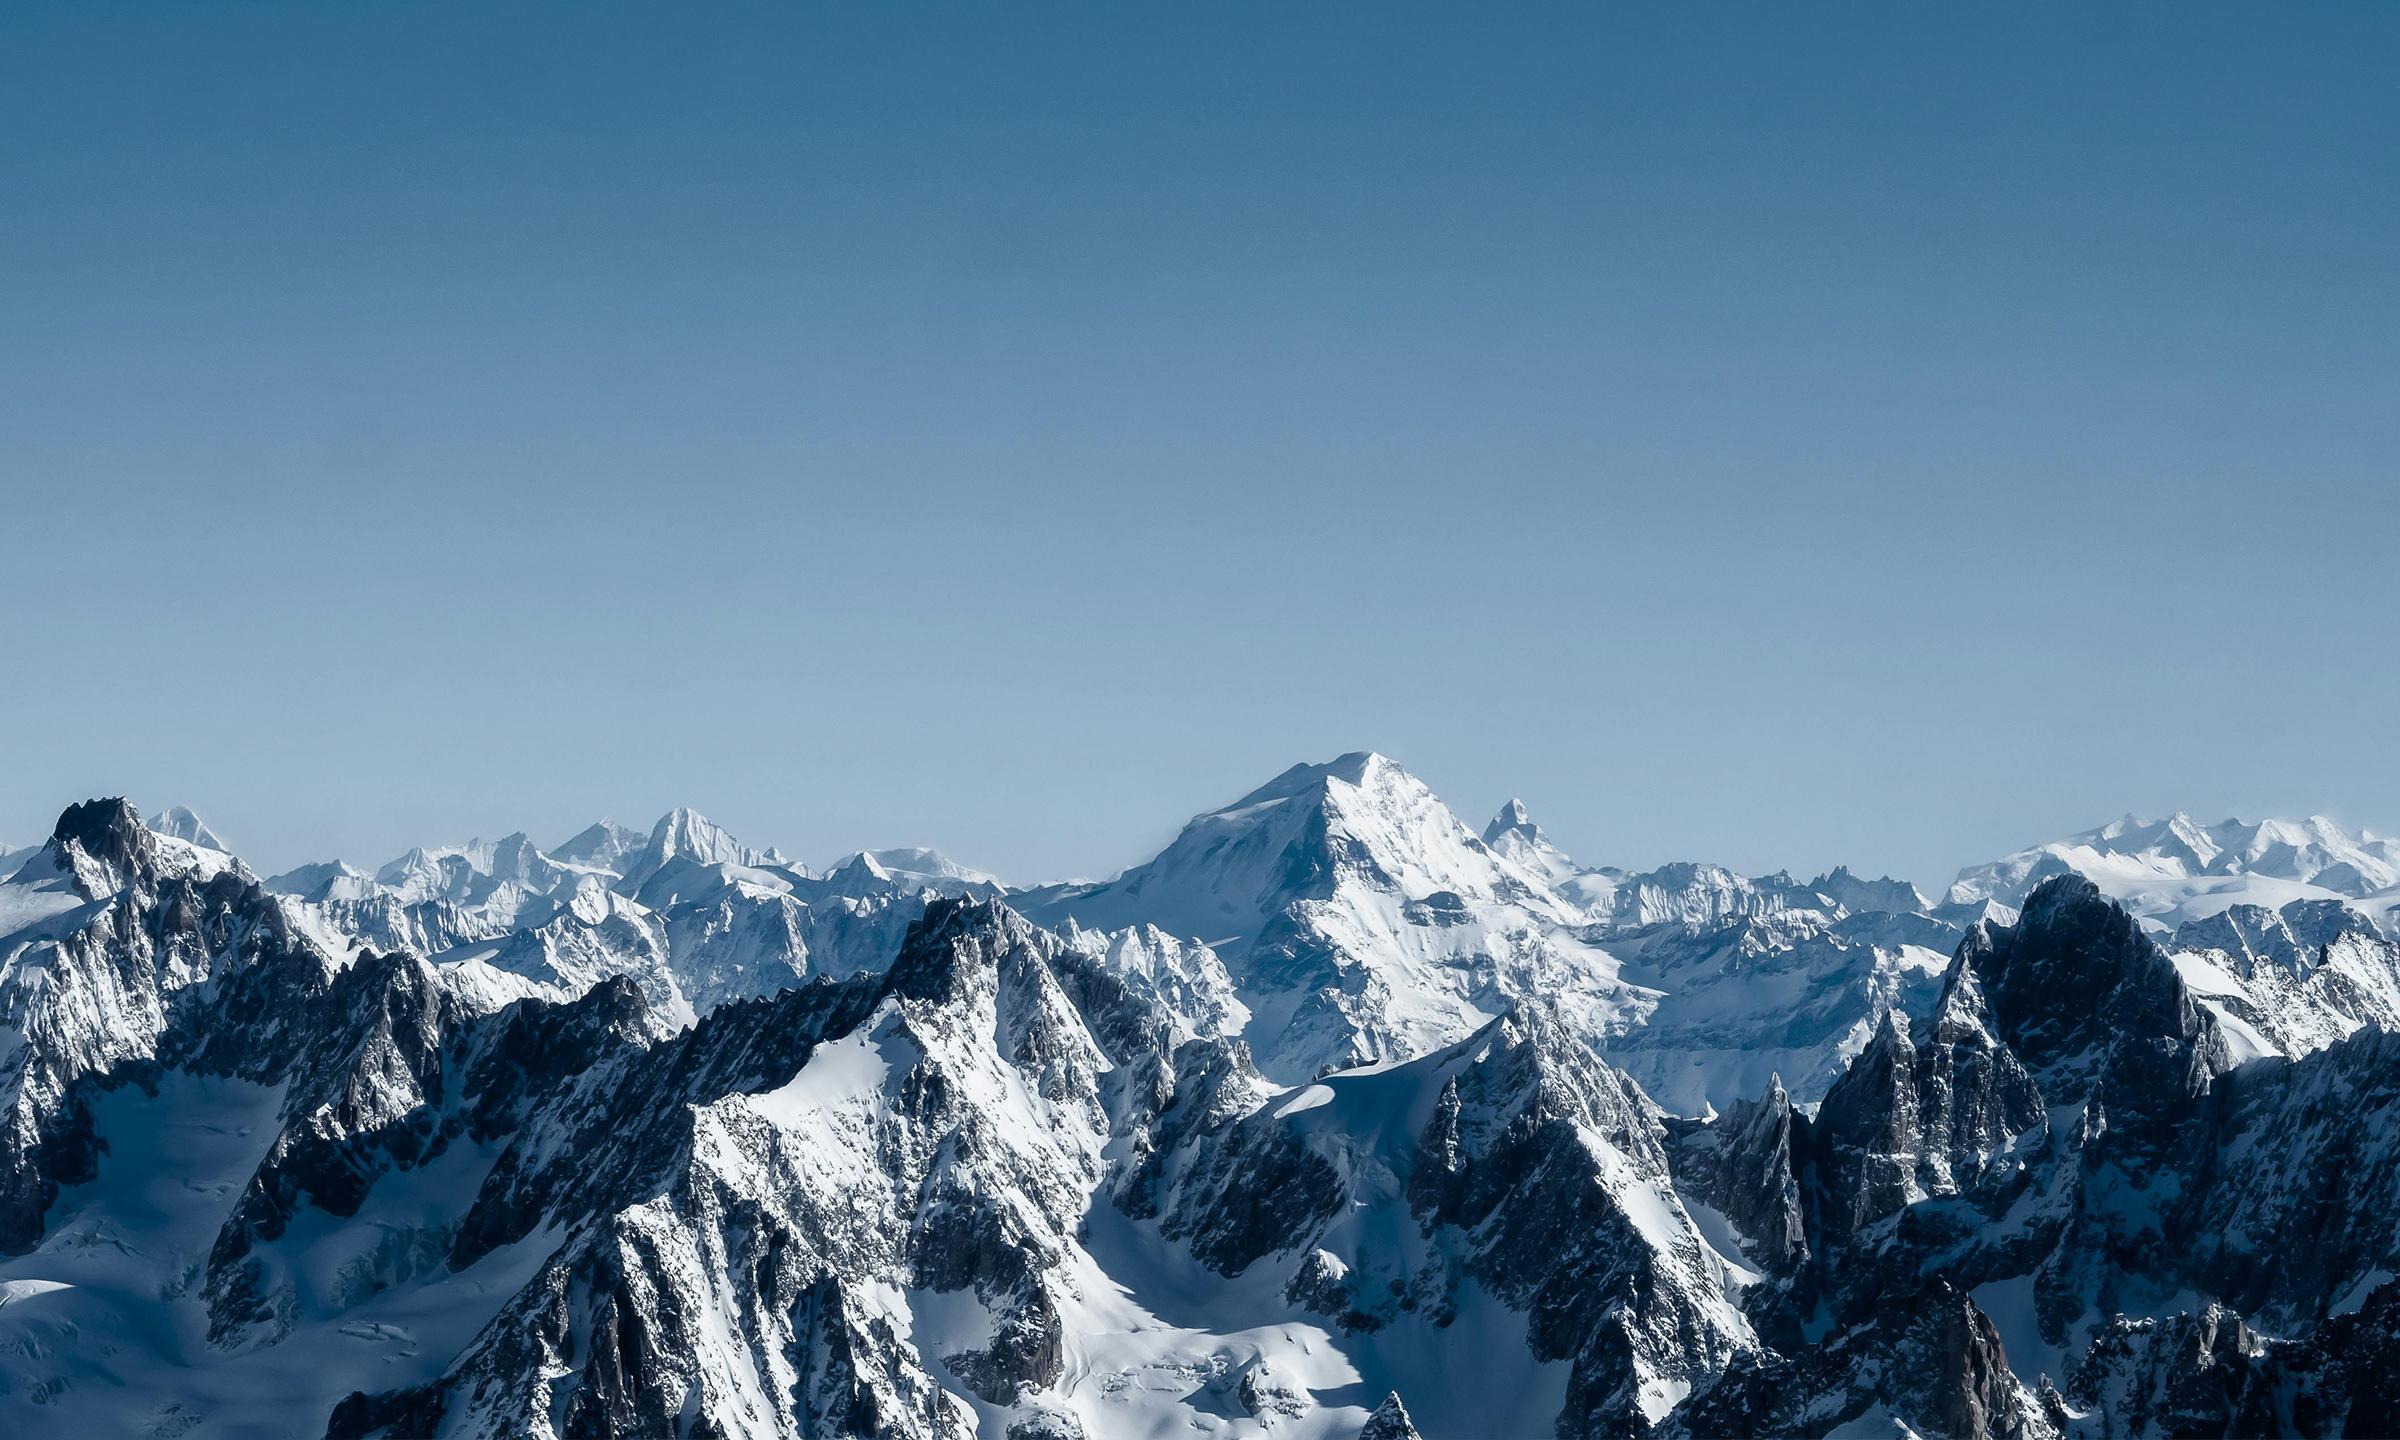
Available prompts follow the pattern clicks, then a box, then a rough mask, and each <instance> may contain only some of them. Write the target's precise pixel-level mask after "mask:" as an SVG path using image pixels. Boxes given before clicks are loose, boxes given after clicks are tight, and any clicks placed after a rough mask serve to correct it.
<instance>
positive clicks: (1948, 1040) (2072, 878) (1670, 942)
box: [0, 754, 2400, 1440]
mask: <svg viewBox="0 0 2400 1440" xmlns="http://www.w3.org/2000/svg"><path fill="white" fill-rule="evenodd" d="M61 798H62V800H63V799H65V798H66V797H61ZM20 818H21V819H23V820H24V821H25V822H26V823H25V830H24V832H22V833H20V834H19V835H18V836H17V838H18V839H20V840H26V841H31V842H33V843H31V844H27V845H24V846H23V847H22V848H18V849H13V850H0V1106H4V1107H5V1125H4V1126H0V1434H7V1435H61V1436H67V1435H77V1436H81V1435H91V1436H112V1435H127V1436H146V1437H157V1440H171V1437H182V1436H188V1437H194V1440H205V1437H216V1436H286V1435H289V1436H307V1437H316V1436H330V1437H342V1440H354V1437H367V1436H394V1437H400V1436H408V1437H413V1436H429V1435H443V1436H474V1437H486V1436H489V1437H502V1436H539V1437H564V1436H595V1437H596V1436H678V1437H712V1440H734V1437H744V1440H749V1437H757V1440H767V1437H787V1436H811V1437H816V1436H853V1435H856V1436H876V1437H928V1440H932V1437H941V1440H950V1437H961V1440H963V1437H969V1436H988V1437H1007V1440H1069V1437H1083V1440H1109V1437H1168V1436H1178V1437H1181V1436H1191V1435H1195V1434H1199V1435H1222V1436H1275V1437H1286V1436H1288V1437H1294V1440H1302V1437H1307V1440H1315V1437H1333V1440H1351V1437H1367V1440H1400V1437H1410V1436H1426V1437H1441V1436H1472V1437H1489V1436H1499V1437H1511V1436H1545V1435H1553V1434H1555V1435H1562V1436H1585V1435H1594V1436H1651V1435H1657V1436H1753V1435H1758V1436H1765V1435H1773V1436H1785V1435H1792V1436H1802V1435H1805V1436H1818V1435H1836V1434H1839V1435H1908V1434H1918V1435H1946V1436H1986V1435H1994V1436H2006V1437H2019V1440H2035V1437H2053V1436H2056V1437H2102V1436H2170V1435H2173V1436H2183V1435H2266V1434H2306V1435H2319V1434H2322V1435H2335V1434H2349V1435H2392V1434H2400V944H2396V943H2395V934H2396V931H2400V843H2395V842H2393V841H2390V840H2385V839H2380V838H2376V837H2374V836H2370V835H2365V834H2359V833H2353V832H2349V831H2346V830H2344V829H2342V828H2341V827H2339V826H2337V825H2334V824H2333V823H2331V822H2329V821H2326V820H2322V819H2311V820H2305V821H2296V822H2287V821H2266V822H2261V823H2256V824H2245V823H2240V822H2230V821H2229V822H2225V823H2222V824H2213V825H2211V824H2201V823H2197V822H2194V821H2193V820H2191V819H2190V818H2188V817H2186V816H2182V815H2177V816H2175V817H2173V818H2171V819H2168V820H2164V821H2159V822H2144V821H2139V820H2134V819H2131V818H2128V819H2126V820H2122V821H2119V822H2116V823H2114V824H2110V825H2107V826H2104V827H2102V828H2100V829H2097V830H2093V831H2090V832H2088V833H2085V834H2080V835H2075V836H2071V837H2068V838H2065V839H2062V840H2059V841H2056V842H2054V843H2051V844H2047V845H2042V846H2039V847H2036V848H2033V849H2029V850H2026V851H2023V852H2021V853H2018V854H2015V855H2010V856H2006V857H2004V858H2001V859H1998V860H1995V861H1993V862H1992V863H1990V864H1987V865H1982V866H1977V867H1974V868H1971V869H1969V870H1967V871H1966V872H1964V873H1962V874H1961V875H1960V876H1959V877H1958V880H1957V882H1956V883H1955V884H1954V885H1952V886H1951V887H1950V888H1949V890H1948V891H1947V892H1945V893H1943V894H1941V895H1938V896H1935V895H1928V894H1925V893H1923V892H1921V891H1920V890H1918V889H1917V888H1916V887H1914V886H1913V885H1910V884H1908V883H1906V882H1904V881H1899V880H1891V879H1869V878H1865V877H1863V876H1859V875H1854V874H1852V873H1850V872H1849V871H1848V870H1844V869H1836V870H1834V871H1832V872H1831V873H1829V874H1825V875H1820V876H1817V877H1815V878H1813V879H1806V880H1802V879H1797V878H1795V877H1793V876H1791V875H1788V874H1780V873H1779V874H1772V875H1763V876H1751V875H1742V874H1737V873H1735V872H1733V871H1731V870H1727V869H1724V868H1721V867H1719V866H1715V865H1710V864H1705V863H1689V864H1674V865H1668V866H1665V867H1663V868H1660V869H1656V870H1652V871H1647V872H1641V873H1630V872H1627V871H1624V870H1621V869H1616V868H1608V867H1599V866H1590V865H1586V864H1583V863H1580V862H1579V861H1577V860H1576V859H1574V858H1571V857H1569V856H1568V855H1566V854H1564V853H1562V852H1561V850H1560V849H1559V848H1558V847H1557V846H1556V845H1554V844H1552V843H1551V841H1550V840H1549V839H1548V838H1547V837H1546V836H1545V835H1544V834H1543V832H1542V830H1541V829H1540V828H1539V827H1538V826H1537V825H1536V824H1535V823H1534V820H1533V817H1532V815H1531V814H1530V812H1529V811H1528V810H1527V808H1526V807H1525V806H1524V805H1522V804H1520V803H1516V802H1511V803H1510V804H1509V805H1508V806H1507V807H1505V808H1504V809H1503V810H1502V811H1501V812H1500V813H1499V814H1498V815H1497V816H1496V817H1495V818H1494V819H1493V820H1492V821H1491V822H1490V823H1489V824H1488V825H1487V826H1485V827H1483V828H1482V829H1481V830H1480V831H1478V830H1476V829H1472V828H1470V827H1469V826H1468V825H1466V824H1464V823H1462V822H1461V821H1460V820H1459V819H1458V818H1457V817H1456V816H1455V815H1454V814H1453V813H1452V812H1451V811H1450V810H1449V809H1447V808H1446V807H1445V806H1444V805H1443V804H1442V802H1441V801H1439V800H1438V799H1436V798H1435V796H1434V795H1433V794H1432V792H1430V791H1429V790H1428V789H1427V788H1426V787H1425V786H1424V785H1423V784H1421V783H1419V782H1418V781H1417V780H1416V779H1415V778H1413V777H1412V776H1410V775H1409V774H1408V773H1407V772H1406V771H1405V770H1403V769H1402V768H1401V767H1400V766H1399V765H1397V764H1395V763H1394V762H1392V761H1391V760H1389V759H1386V758H1384V757H1382V756H1379V755H1372V754H1353V755H1345V756H1343V757H1341V758H1339V759H1337V760H1334V761H1332V762H1330V763H1327V764H1319V765H1302V766H1295V767H1294V768H1292V769H1290V770H1288V771H1286V772H1285V773H1283V774H1282V775H1280V776H1277V777H1275V778H1274V779H1273V780H1271V781H1269V782H1268V783H1266V784H1265V785H1263V786H1261V787H1259V788H1258V789H1256V790H1254V791H1252V792H1251V793H1249V794H1247V795H1244V796H1242V797H1241V798H1240V799H1238V800H1235V801H1234V802H1233V803H1231V804H1229V805H1227V806H1225V807H1224V808H1222V809H1219V810H1214V811H1211V812H1209V813H1207V814H1204V815H1200V816H1198V817H1195V818H1194V819H1193V820H1192V821H1191V822H1190V823H1189V824H1187V825H1186V826H1185V827H1184V828H1183V830H1182V832H1181V833H1180V834H1179V835H1178V836H1177V837H1176V838H1175V840H1174V841H1173V843H1171V844H1169V845H1168V846H1167V847H1166V848H1165V849H1164V850H1163V851H1161V852H1160V853H1159V854H1158V855H1157V856H1156V857H1155V858H1154V859H1152V860H1150V861H1148V862H1147V863H1144V864H1141V865H1138V866H1136V867H1134V868H1133V869H1130V870H1128V871H1126V872H1125V873H1123V874H1121V875H1119V876H1117V877H1115V878H1114V879H1111V880H1107V881H1104V882H1100V883H1071V884H1050V885H1041V886H1035V887H1031V888H1015V887H1012V886H1009V885H1006V884H1003V883H1002V882H1001V881H999V880H998V879H995V878H994V877H993V876H990V875H986V874H982V873H979V872H977V871H975V870H972V869H968V868H966V867H964V866H961V865H959V864H956V863H954V862H952V861H950V860H949V859H946V858H945V857H943V856H942V855H940V854H938V853H936V852H934V851H931V850H921V849H905V850H875V851H865V852H860V853H857V854H853V855H850V856H847V857H843V858H841V859H838V860H836V861H833V862H831V863H827V864H823V865H819V866H811V865H804V864H801V863H798V862H796V861H794V860H792V859H790V858H788V857H786V856H785V855H783V854H782V853H781V852H779V851H777V850H775V849H772V848H762V847H759V846H755V845H753V844H750V843H747V842H746V841H745V840H743V839H737V838H736V837H734V836H732V835H730V834H727V833H726V832H725V831H724V830H723V829H721V828H720V827H718V826H716V825H714V824H712V823H711V822H709V821H708V820H707V819H705V818H703V817H701V816H699V815H697V814H694V813H692V812H690V811H681V810H679V811H676V812H675V813H673V814H670V815H668V816H666V817H665V818H663V819H661V820H660V821H659V822H658V823H657V824H656V825H654V826H652V827H650V828H649V829H647V830H646V831H645V830H632V829H627V828H624V827H621V826H618V825H615V824H613V823H610V822H607V821H603V822H601V823H598V824H595V825H593V826H591V827H590V828H589V829H587V830H585V831H583V832H582V833H580V834H577V835H575V836H573V837H571V838H568V839H566V840H564V841H562V842H560V843H558V844H555V845H551V846H548V847H546V848H545V847H543V846H539V845H536V844H535V843H534V842H533V841H531V840H530V839H529V838H528V837H526V836H524V835H521V834H520V835H511V836H509V837H507V838H505V839H502V840H498V841H489V842H487V841H474V842H470V843H467V844H463V845H458V844H452V845H438V846H436V845H429V846H427V847H425V848H421V849H416V850H412V851H410V852H409V853H408V854H406V855H404V856H401V857H400V858H398V859H396V860H393V861H392V862H390V863H389V864H386V865H383V866H382V867H381V868H379V869H374V870H367V869H363V868H358V867H354V866H351V865H348V864H345V863H343V862H341V861H338V860H327V861H324V862H321V863H317V864H311V865H306V866H303V867H301V868H299V869H297V870H292V871H289V872H287V873H283V874H279V875H273V876H268V877H263V878H262V877H261V876H260V875H258V874H256V873H255V872H253V870H252V869H251V868H249V867H248V866H247V865H245V864H244V863H243V861H242V860H241V859H239V858H238V857H237V856H236V855H235V854H234V853H232V852H231V851H230V849H229V848H228V846H227V845H226V843H225V842H224V841H223V840H222V839H220V838H219V837H218V835H217V834H216V833H215V832H213V831H212V830H211V829H210V828H209V827H208V826H207V825H206V824H204V823H202V822H201V820H200V819H199V818H198V817H196V816H194V815H193V814H191V813H190V812H189V811H186V810H183V809H180V808H176V809H168V810H165V811H163V812H161V813H158V814H156V815H154V816H152V817H151V818H149V819H147V820H145V819H144V818H143V817H142V814H141V812H140V811H138V810H137V809H135V808H134V807H133V806H132V805H131V804H129V803H128V802H127V801H125V800H122V799H95V800H84V801H78V802H77V803H73V804H69V805H67V806H66V808H65V810H64V812H63V813H62V814H60V815H59V816H58V817H57V818H56V821H55V823H54V824H53V825H51V827H50V829H49V831H48V833H47V835H46V836H45V835H43V834H42V833H41V831H40V828H39V827H40V825H41V823H42V822H41V819H40V818H39V817H20Z"/></svg>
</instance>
